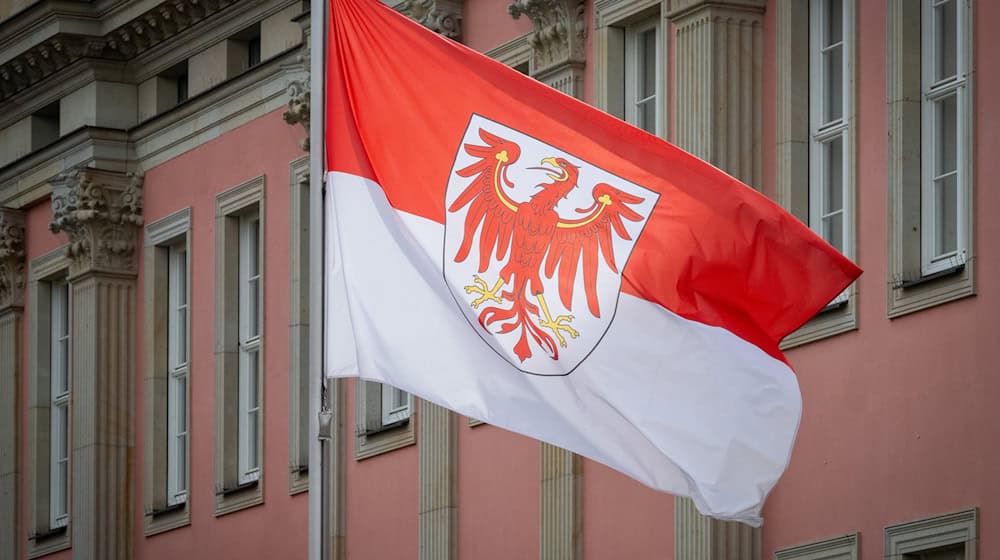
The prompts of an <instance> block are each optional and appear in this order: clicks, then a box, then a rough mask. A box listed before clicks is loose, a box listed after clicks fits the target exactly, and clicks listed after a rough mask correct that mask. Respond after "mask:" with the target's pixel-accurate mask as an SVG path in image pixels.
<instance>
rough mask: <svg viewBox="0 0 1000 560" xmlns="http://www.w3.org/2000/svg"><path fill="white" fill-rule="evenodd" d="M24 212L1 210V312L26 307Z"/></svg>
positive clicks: (8, 209)
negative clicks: (11, 308)
mask: <svg viewBox="0 0 1000 560" xmlns="http://www.w3.org/2000/svg"><path fill="white" fill-rule="evenodd" d="M24 259H25V252H24V212H21V211H18V210H11V209H10V208H0V311H4V310H6V309H7V308H10V307H23V306H24V286H25V284H24V281H25V280H24V274H25V262H24Z"/></svg>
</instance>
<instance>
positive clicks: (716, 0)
mask: <svg viewBox="0 0 1000 560" xmlns="http://www.w3.org/2000/svg"><path fill="white" fill-rule="evenodd" d="M766 4H767V2H766V1H765V0H676V1H675V2H674V3H673V5H672V6H671V10H670V12H669V13H668V14H667V17H669V18H670V19H671V20H677V19H680V18H683V17H685V16H688V15H691V14H694V13H695V12H698V11H700V10H704V9H708V8H716V9H718V8H724V9H729V10H738V11H747V12H753V13H756V14H763V13H764V8H765V5H766Z"/></svg>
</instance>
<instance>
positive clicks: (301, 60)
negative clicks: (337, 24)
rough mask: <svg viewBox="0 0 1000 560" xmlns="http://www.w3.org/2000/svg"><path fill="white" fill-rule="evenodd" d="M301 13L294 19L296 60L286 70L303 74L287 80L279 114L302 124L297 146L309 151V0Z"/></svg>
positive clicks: (310, 26)
mask: <svg viewBox="0 0 1000 560" xmlns="http://www.w3.org/2000/svg"><path fill="white" fill-rule="evenodd" d="M302 4H303V5H302V13H301V14H299V15H298V16H296V17H295V21H296V22H297V23H298V24H299V25H300V26H301V27H302V46H301V47H299V56H298V60H297V61H296V62H295V64H294V65H292V66H291V67H289V68H286V69H285V70H286V72H295V73H301V72H305V75H304V76H303V77H302V78H301V79H297V80H292V81H290V82H288V87H287V89H286V93H287V94H288V109H286V110H285V112H284V113H283V114H282V115H281V117H282V118H283V119H285V122H286V123H288V124H290V125H296V124H299V125H302V128H303V129H305V131H306V135H305V136H304V137H303V138H302V139H301V140H299V147H300V148H302V149H303V150H304V151H306V152H308V151H309V101H310V86H309V72H310V64H311V62H310V61H311V57H312V51H311V47H310V41H311V39H310V37H311V36H312V24H311V23H310V22H311V21H312V17H311V16H310V12H309V6H310V3H309V0H304V1H303V3H302Z"/></svg>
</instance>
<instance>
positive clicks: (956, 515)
mask: <svg viewBox="0 0 1000 560" xmlns="http://www.w3.org/2000/svg"><path fill="white" fill-rule="evenodd" d="M978 525H979V510H978V508H970V509H966V510H962V511H956V512H952V513H946V514H944V515H936V516H932V517H925V518H923V519H917V520H915V521H907V522H904V523H896V524H893V525H889V526H888V527H886V528H885V554H886V557H887V558H904V555H908V554H919V553H926V552H936V551H938V550H940V549H943V548H947V547H951V546H954V545H958V544H964V545H965V559H964V560H976V556H977V548H978V547H977V545H978Z"/></svg>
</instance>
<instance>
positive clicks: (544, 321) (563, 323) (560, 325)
mask: <svg viewBox="0 0 1000 560" xmlns="http://www.w3.org/2000/svg"><path fill="white" fill-rule="evenodd" d="M537 297H538V304H539V307H541V308H542V314H543V315H544V318H540V319H541V320H540V321H538V324H539V325H540V326H542V327H544V328H546V329H549V330H551V331H552V334H554V335H556V340H558V341H559V346H562V347H563V348H565V347H566V338H565V337H564V336H563V333H564V332H565V333H566V334H568V335H569V337H570V338H576V337H578V336H580V332H579V331H577V330H576V329H574V328H573V327H571V326H569V323H570V322H571V321H573V316H572V315H559V316H558V317H556V318H555V319H553V318H552V314H550V313H549V306H548V305H547V304H546V303H545V296H543V295H542V294H538V296H537Z"/></svg>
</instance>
